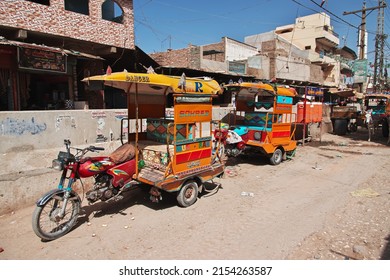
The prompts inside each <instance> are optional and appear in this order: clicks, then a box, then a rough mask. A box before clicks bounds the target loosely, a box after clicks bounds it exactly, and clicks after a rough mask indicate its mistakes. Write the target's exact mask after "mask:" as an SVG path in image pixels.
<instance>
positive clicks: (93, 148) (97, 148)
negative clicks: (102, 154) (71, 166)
mask: <svg viewBox="0 0 390 280" xmlns="http://www.w3.org/2000/svg"><path fill="white" fill-rule="evenodd" d="M89 149H90V150H91V151H104V148H103V147H95V146H90V147H89Z"/></svg>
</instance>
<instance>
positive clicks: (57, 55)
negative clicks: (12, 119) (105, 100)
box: [0, 40, 104, 111]
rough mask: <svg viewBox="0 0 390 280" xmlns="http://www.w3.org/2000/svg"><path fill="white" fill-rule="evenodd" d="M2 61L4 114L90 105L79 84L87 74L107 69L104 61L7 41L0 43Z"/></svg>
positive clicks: (0, 85)
mask: <svg viewBox="0 0 390 280" xmlns="http://www.w3.org/2000/svg"><path fill="white" fill-rule="evenodd" d="M0 61H2V63H1V64H0V106H1V107H0V110H2V111H20V110H63V109H74V108H75V104H76V106H77V104H80V103H84V104H88V99H87V98H88V96H87V93H86V92H85V91H84V87H83V86H82V84H81V83H80V80H81V79H82V76H83V74H84V73H85V72H87V73H96V74H100V73H101V71H102V69H103V67H104V66H103V59H101V58H99V57H96V56H92V55H89V54H83V53H80V52H74V51H70V50H64V49H59V48H53V47H47V46H43V45H35V44H27V43H21V42H17V41H8V40H5V41H0ZM95 98H99V95H97V96H96V97H95ZM100 98H101V97H100ZM92 103H97V104H99V103H102V101H101V102H99V101H96V100H93V101H92Z"/></svg>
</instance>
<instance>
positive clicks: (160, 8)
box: [133, 0, 390, 62]
mask: <svg viewBox="0 0 390 280" xmlns="http://www.w3.org/2000/svg"><path fill="white" fill-rule="evenodd" d="M322 1H323V0H195V1H194V0H191V1H190V0H133V3H134V27H135V44H136V45H137V46H138V47H139V48H141V49H142V50H143V51H144V52H146V53H154V52H161V51H166V50H167V49H169V48H171V49H182V48H185V47H187V46H188V45H189V44H193V45H197V46H201V45H207V44H211V43H218V42H220V41H221V38H222V37H225V36H226V37H229V38H232V39H235V40H237V41H241V42H244V38H245V37H246V36H250V35H254V34H259V33H263V32H268V31H272V30H274V29H275V28H276V27H278V26H283V25H288V24H292V23H294V22H295V19H296V18H297V17H301V16H306V15H310V14H315V13H318V12H325V13H327V14H328V15H329V16H330V17H331V25H332V26H333V27H334V31H335V32H336V33H337V34H339V39H340V47H342V46H344V45H346V46H348V47H349V48H351V49H352V50H354V51H355V52H356V54H357V55H358V48H357V40H358V37H357V36H358V29H357V28H358V26H359V25H360V24H361V12H359V13H356V14H350V15H343V13H344V12H352V11H358V10H361V9H362V8H363V0H325V2H324V4H323V5H322V7H320V4H321V2H322ZM365 2H366V7H367V8H370V7H376V6H378V0H365ZM387 2H390V1H387ZM389 5H390V3H389ZM377 15H378V12H377V10H374V11H371V12H370V11H368V12H367V16H366V22H367V23H366V24H367V26H366V29H367V31H368V60H369V61H370V62H373V61H374V50H375V34H376V30H377ZM384 26H385V33H386V34H389V32H390V7H389V6H388V7H387V8H386V9H385V25H384ZM389 45H390V44H388V40H387V44H386V47H385V58H387V59H388V60H389V61H390V50H389Z"/></svg>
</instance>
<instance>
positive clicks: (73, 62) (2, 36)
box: [0, 0, 150, 111]
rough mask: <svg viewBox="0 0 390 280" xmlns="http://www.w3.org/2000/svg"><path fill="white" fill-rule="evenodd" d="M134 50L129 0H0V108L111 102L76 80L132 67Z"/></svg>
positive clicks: (111, 98) (112, 101)
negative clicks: (110, 70) (107, 70)
mask: <svg viewBox="0 0 390 280" xmlns="http://www.w3.org/2000/svg"><path fill="white" fill-rule="evenodd" d="M135 52H138V54H137V57H140V55H139V53H141V54H143V52H142V51H141V50H139V49H138V48H137V47H135V45H134V18H133V1H132V0H94V1H89V0H12V1H11V0H2V1H0V61H1V62H2V63H1V64H0V73H1V75H0V77H1V79H0V110H3V111H7V110H8V111H13V110H15V111H18V110H48V109H49V110H50V109H68V108H74V106H76V108H85V107H86V106H89V108H92V109H94V108H99V109H101V108H106V107H108V108H116V104H118V103H121V102H122V101H123V100H115V98H120V96H119V95H115V96H114V95H113V94H112V93H111V92H110V91H107V92H105V93H103V92H100V94H96V93H91V92H89V91H88V90H87V89H86V88H85V87H84V85H83V84H82V83H81V82H80V81H81V79H82V78H84V77H85V76H90V75H95V74H102V73H104V72H105V69H106V68H107V66H108V65H110V66H111V67H112V69H113V71H122V70H123V69H124V68H127V69H128V70H133V69H132V68H135V67H136V66H135V58H134V57H135ZM143 55H144V56H146V55H145V54H143ZM148 66H150V65H148ZM129 68H130V69H129ZM117 96H119V97H117Z"/></svg>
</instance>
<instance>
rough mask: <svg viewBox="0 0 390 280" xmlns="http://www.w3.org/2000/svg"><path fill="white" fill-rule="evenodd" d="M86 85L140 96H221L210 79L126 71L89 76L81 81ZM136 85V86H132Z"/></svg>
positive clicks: (220, 89)
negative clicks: (106, 87) (99, 85)
mask: <svg viewBox="0 0 390 280" xmlns="http://www.w3.org/2000/svg"><path fill="white" fill-rule="evenodd" d="M82 81H83V82H86V83H87V84H94V83H103V84H104V85H106V86H110V87H114V88H118V89H122V90H124V91H125V92H126V93H132V92H135V91H136V90H137V91H138V93H140V94H168V93H176V94H193V95H215V94H221V93H222V92H223V91H222V88H221V87H220V86H219V84H218V83H217V82H216V81H215V80H212V79H211V78H187V77H186V76H185V75H184V74H183V75H182V76H167V75H162V74H155V73H151V74H149V73H130V72H127V71H123V72H114V73H111V74H105V75H99V76H91V77H87V78H84V79H83V80H82ZM134 85H136V86H134Z"/></svg>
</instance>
